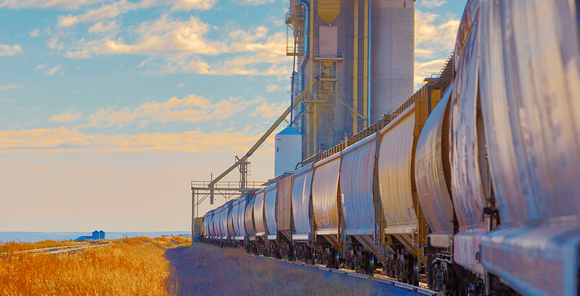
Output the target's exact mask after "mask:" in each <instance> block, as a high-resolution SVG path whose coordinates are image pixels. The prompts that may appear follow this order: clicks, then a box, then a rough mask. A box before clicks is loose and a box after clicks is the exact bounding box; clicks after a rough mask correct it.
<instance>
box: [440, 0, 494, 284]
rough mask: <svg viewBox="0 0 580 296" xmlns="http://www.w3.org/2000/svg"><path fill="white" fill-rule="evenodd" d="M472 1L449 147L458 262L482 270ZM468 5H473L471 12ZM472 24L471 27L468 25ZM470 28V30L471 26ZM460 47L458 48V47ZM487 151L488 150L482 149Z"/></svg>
mask: <svg viewBox="0 0 580 296" xmlns="http://www.w3.org/2000/svg"><path fill="white" fill-rule="evenodd" d="M475 2H477V1H470V3H469V4H468V8H466V13H468V12H469V13H471V14H470V16H469V18H468V19H467V20H468V21H469V22H465V20H466V18H465V17H464V18H463V19H464V22H463V23H461V26H460V27H461V28H462V29H461V30H462V32H464V34H463V35H460V36H458V43H457V44H458V46H460V45H461V44H460V43H461V42H460V38H463V37H465V36H467V37H465V38H466V39H465V45H464V46H463V52H462V55H461V57H457V59H458V60H459V62H458V63H457V66H456V67H457V75H456V77H455V82H454V89H453V94H452V97H451V105H450V117H451V119H450V120H451V124H450V135H449V139H450V148H451V154H450V159H451V193H452V196H453V205H454V208H455V214H456V216H457V219H458V221H459V227H460V232H459V233H458V234H456V235H455V237H454V244H453V246H454V258H455V262H457V263H458V264H460V265H462V266H463V267H465V268H467V269H470V270H471V271H473V272H477V273H479V274H483V273H484V270H483V266H481V264H480V263H479V262H478V261H477V260H476V254H477V253H478V252H479V242H480V239H481V236H482V235H484V234H485V224H484V220H483V219H482V217H483V207H484V206H485V195H484V191H483V183H482V178H481V173H480V162H479V161H480V158H479V157H480V154H479V153H480V151H479V147H478V146H479V145H478V144H479V143H478V130H477V97H478V84H477V81H478V69H479V59H478V54H479V31H478V29H479V22H478V18H477V13H475V14H473V13H472V12H473V11H479V9H477V10H476V9H475V8H474V7H479V6H478V5H476V4H475ZM469 9H472V11H471V12H470V11H469ZM468 26H471V27H468ZM469 29H471V30H469ZM457 50H459V49H457ZM481 153H485V151H481Z"/></svg>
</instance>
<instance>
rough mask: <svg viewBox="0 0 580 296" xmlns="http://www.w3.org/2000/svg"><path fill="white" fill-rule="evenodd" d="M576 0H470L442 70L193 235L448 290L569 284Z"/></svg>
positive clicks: (577, 115) (528, 289) (575, 203)
mask: <svg viewBox="0 0 580 296" xmlns="http://www.w3.org/2000/svg"><path fill="white" fill-rule="evenodd" d="M578 11H580V1H578V0H469V1H468V2H467V6H466V8H465V10H464V13H463V16H462V19H461V23H460V26H459V30H458V35H457V39H456V43H455V48H454V50H453V54H452V55H451V57H450V58H449V59H448V61H447V62H446V64H445V66H444V69H443V70H442V73H441V75H440V76H439V77H434V78H431V79H426V80H425V84H424V86H423V87H422V88H421V89H420V90H419V91H417V92H416V93H415V94H414V95H413V96H412V97H411V98H410V99H409V100H408V101H407V102H406V103H405V104H403V105H402V106H401V107H400V108H399V109H397V110H396V111H394V112H393V113H392V114H387V115H385V116H384V117H383V118H382V119H381V120H380V121H379V122H377V123H375V124H373V125H371V126H370V127H369V128H367V129H366V130H364V131H362V132H360V133H359V134H357V135H354V136H352V137H351V138H348V139H347V140H346V141H345V142H344V143H341V144H339V145H338V146H336V147H333V148H331V149H329V150H326V151H324V152H321V153H318V154H317V155H315V156H314V157H311V158H308V159H306V160H304V161H302V162H301V163H300V164H298V165H297V167H296V170H295V171H294V172H291V173H287V174H283V175H281V176H277V177H276V178H274V179H272V180H270V181H269V182H268V183H267V184H265V186H264V188H261V189H258V190H251V191H248V192H247V193H246V194H244V195H243V196H241V197H240V198H238V199H235V200H230V201H228V202H226V203H225V204H224V205H223V206H221V207H219V208H217V209H215V210H212V211H209V212H208V213H207V214H205V215H204V217H203V222H202V231H201V239H202V240H203V241H206V242H211V243H215V244H219V245H222V246H233V247H243V248H245V249H246V250H247V251H248V252H250V253H253V254H258V255H264V256H272V257H276V258H284V259H286V260H301V261H304V262H307V263H310V264H323V265H326V266H327V267H331V268H348V269H353V270H357V271H358V272H361V273H367V274H372V273H382V274H385V275H388V276H391V277H393V278H396V279H398V280H400V281H403V282H406V283H410V284H413V285H419V284H420V282H424V283H425V284H427V285H428V286H429V288H430V289H432V290H434V291H438V292H440V293H442V294H445V295H452V294H453V295H467V294H470V295H492V294H496V295H497V294H500V295H510V294H522V295H579V294H580V288H579V287H580V280H579V279H580V50H579V47H580V42H579V35H580V33H579V32H580V31H579V30H578V24H579V17H578V13H577V12H578Z"/></svg>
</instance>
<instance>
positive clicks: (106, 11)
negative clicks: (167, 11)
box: [57, 0, 217, 28]
mask: <svg viewBox="0 0 580 296" xmlns="http://www.w3.org/2000/svg"><path fill="white" fill-rule="evenodd" d="M216 2H217V0H143V1H140V2H128V1H126V0H121V1H116V2H113V3H107V4H103V5H101V7H99V8H96V9H91V10H89V11H87V12H86V13H81V14H76V15H72V14H69V15H63V16H60V17H59V18H58V24H57V27H59V28H68V27H72V26H75V25H77V24H80V23H89V22H97V21H101V20H106V19H112V18H115V17H117V16H119V15H122V14H125V13H127V12H129V11H133V10H139V9H148V8H151V7H156V6H171V7H172V10H194V9H195V10H207V9H210V8H212V7H213V6H214V4H215V3H216Z"/></svg>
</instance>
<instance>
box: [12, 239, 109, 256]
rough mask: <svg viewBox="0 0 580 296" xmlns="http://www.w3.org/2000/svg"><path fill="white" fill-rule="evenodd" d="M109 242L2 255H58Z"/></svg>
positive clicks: (96, 246) (101, 245)
mask: <svg viewBox="0 0 580 296" xmlns="http://www.w3.org/2000/svg"><path fill="white" fill-rule="evenodd" d="M108 244H109V242H100V243H94V244H87V245H75V246H63V247H51V248H42V249H32V250H25V251H18V252H12V253H2V254H0V255H2V256H6V255H9V254H34V255H36V254H48V255H58V254H64V253H74V252H78V251H82V250H86V249H92V248H99V247H103V246H106V245H108Z"/></svg>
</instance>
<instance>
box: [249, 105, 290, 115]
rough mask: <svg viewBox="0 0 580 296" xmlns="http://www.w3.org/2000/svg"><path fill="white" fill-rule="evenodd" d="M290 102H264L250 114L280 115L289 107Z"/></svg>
mask: <svg viewBox="0 0 580 296" xmlns="http://www.w3.org/2000/svg"><path fill="white" fill-rule="evenodd" d="M289 105H290V104H289V103H272V104H269V103H264V104H262V105H260V106H258V107H257V108H256V109H254V111H252V113H250V116H254V117H255V116H261V117H263V118H272V117H279V116H280V115H282V113H284V111H286V109H288V106H289Z"/></svg>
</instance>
